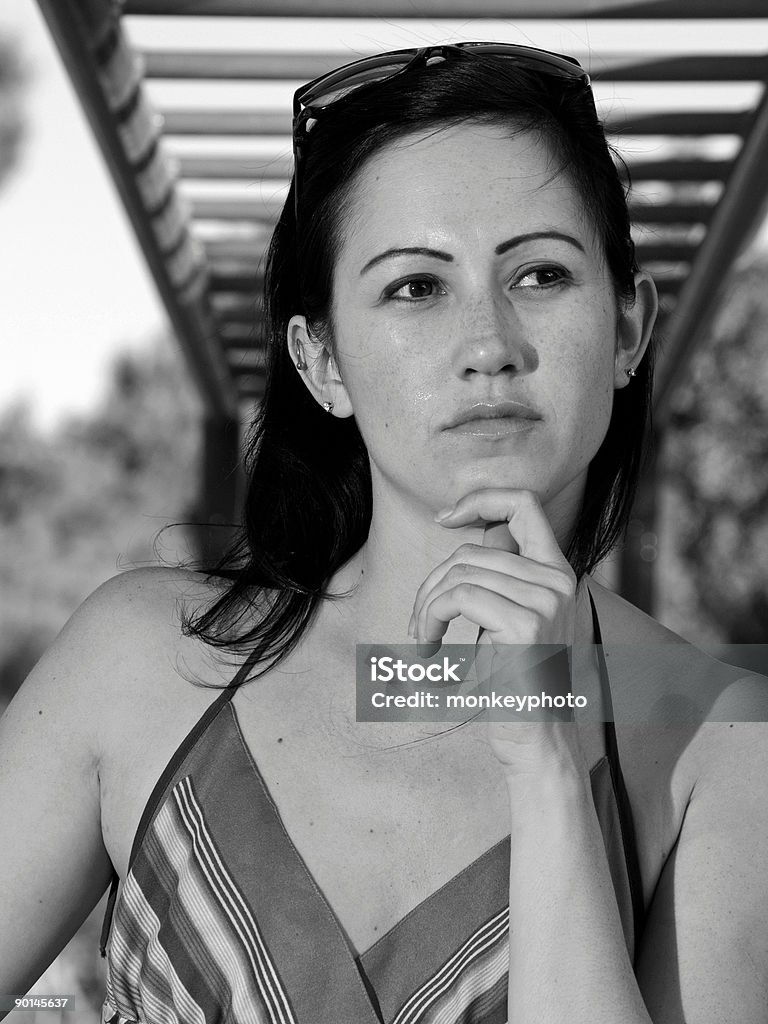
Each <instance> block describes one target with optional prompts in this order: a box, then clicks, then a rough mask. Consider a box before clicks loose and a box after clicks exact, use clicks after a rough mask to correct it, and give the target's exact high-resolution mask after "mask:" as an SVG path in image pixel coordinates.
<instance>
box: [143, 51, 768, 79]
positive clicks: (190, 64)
mask: <svg viewBox="0 0 768 1024" xmlns="http://www.w3.org/2000/svg"><path fill="white" fill-rule="evenodd" d="M354 59H355V54H350V53H349V51H339V52H338V53H295V52H289V53H274V52H269V53H265V52H258V51H237V50H221V51H200V50H192V51H186V50H173V51H170V50H156V51H146V52H145V53H144V62H145V74H146V76H147V78H166V79H178V78H182V79H185V80H189V81H196V80H200V79H224V80H237V79H240V80H243V79H244V80H246V81H251V80H254V79H258V80H259V81H294V80H298V81H301V82H303V81H309V80H310V79H312V78H317V77H318V76H319V75H323V74H325V73H326V72H327V71H330V70H331V69H332V68H336V67H340V66H341V65H342V64H347V63H349V62H350V61H351V60H354ZM594 65H595V66H593V67H592V69H591V73H592V75H593V77H594V78H595V79H596V80H598V81H602V80H605V79H608V80H610V81H613V82H691V81H702V82H751V81H763V80H764V79H765V78H766V77H768V58H767V57H766V56H764V55H738V56H736V55H730V54H729V55H727V56H720V55H714V56H703V57H700V56H693V57H689V56H684V57H673V58H665V59H661V60H659V59H652V58H648V59H637V58H631V57H629V58H628V57H611V56H610V55H608V56H604V57H601V58H600V59H599V61H597V60H596V61H595V62H594Z"/></svg>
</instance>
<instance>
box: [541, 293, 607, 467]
mask: <svg viewBox="0 0 768 1024" xmlns="http://www.w3.org/2000/svg"><path fill="white" fill-rule="evenodd" d="M601 314H602V315H600V316H598V317H595V316H594V315H592V316H591V317H589V318H583V319H581V320H580V319H579V318H578V316H577V315H575V316H574V317H573V319H572V320H571V324H578V323H582V324H584V325H585V327H584V328H582V329H581V330H575V329H572V330H570V331H569V330H565V331H563V332H562V336H561V337H560V338H559V339H558V343H557V344H556V345H555V346H553V347H554V351H555V352H556V353H557V355H556V356H555V358H554V359H553V363H552V366H551V373H552V378H553V381H554V388H555V391H556V407H557V413H558V419H559V420H560V421H561V427H562V428H563V429H565V430H567V431H568V432H570V433H571V436H572V437H573V438H574V440H576V441H577V442H579V443H581V444H583V445H587V446H590V447H593V446H594V445H595V443H596V444H597V446H598V447H599V444H600V442H601V441H602V438H603V437H604V436H605V432H606V430H607V429H608V423H609V421H610V417H611V409H612V407H613V387H614V360H615V334H616V320H615V315H614V313H613V310H612V309H610V308H609V309H604V310H602V311H601ZM563 420H565V421H566V422H563Z"/></svg>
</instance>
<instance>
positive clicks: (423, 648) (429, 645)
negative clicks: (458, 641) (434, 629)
mask: <svg viewBox="0 0 768 1024" xmlns="http://www.w3.org/2000/svg"><path fill="white" fill-rule="evenodd" d="M442 646H443V645H442V644H441V643H440V641H439V640H437V641H435V640H422V641H421V642H420V643H417V644H416V653H417V654H418V656H419V657H420V658H433V657H434V656H435V655H436V654H437V652H438V651H439V650H440V648H441V647H442Z"/></svg>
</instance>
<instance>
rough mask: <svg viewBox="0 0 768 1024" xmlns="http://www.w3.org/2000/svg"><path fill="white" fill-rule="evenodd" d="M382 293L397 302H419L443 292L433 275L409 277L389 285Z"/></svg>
mask: <svg viewBox="0 0 768 1024" xmlns="http://www.w3.org/2000/svg"><path fill="white" fill-rule="evenodd" d="M384 294H385V296H386V298H388V299H395V300H397V301H398V302H419V301H423V300H424V299H431V298H433V297H434V296H435V295H444V294H445V292H444V291H443V289H442V288H441V287H440V284H439V282H438V281H436V280H435V278H433V277H409V278H406V280H404V281H396V282H395V283H394V284H392V285H390V286H389V288H387V290H386V291H385V293H384Z"/></svg>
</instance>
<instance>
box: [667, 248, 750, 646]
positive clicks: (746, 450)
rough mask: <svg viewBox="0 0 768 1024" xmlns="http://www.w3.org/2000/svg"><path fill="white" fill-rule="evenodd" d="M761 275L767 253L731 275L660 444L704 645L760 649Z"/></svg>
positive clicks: (679, 550) (680, 557) (677, 542)
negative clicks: (746, 645)
mask: <svg viewBox="0 0 768 1024" xmlns="http://www.w3.org/2000/svg"><path fill="white" fill-rule="evenodd" d="M767 276H768V256H766V255H765V254H762V255H761V256H759V257H757V258H755V259H753V260H752V261H751V262H750V263H749V264H747V265H744V266H742V267H740V268H738V269H737V270H736V271H735V272H734V273H733V275H732V277H731V279H730V281H729V283H728V286H727V290H726V292H725V294H724V298H723V301H722V304H721V307H720V310H719V313H718V315H717V318H716V320H715V322H714V324H713V326H712V328H711V330H710V331H709V334H708V336H707V337H706V338H705V339H704V341H703V343H702V345H701V347H700V348H699V350H698V351H697V353H696V355H695V357H694V359H693V360H692V362H691V365H690V367H689V369H688V370H687V372H686V379H685V383H684V385H683V387H682V389H681V391H680V392H679V393H678V397H677V400H676V403H675V413H674V415H673V416H672V418H671V421H670V425H669V430H668V433H667V438H666V444H665V457H664V473H665V482H666V485H667V486H668V488H669V491H670V494H669V499H670V503H671V510H672V511H671V517H670V519H671V521H670V524H669V525H670V527H671V529H672V530H673V531H674V539H673V540H672V548H673V549H674V551H675V555H676V561H677V564H678V565H679V566H681V567H682V569H683V572H684V574H685V577H686V578H687V587H686V590H687V594H688V598H687V599H688V601H689V602H690V604H691V605H692V608H691V611H693V613H694V614H695V616H696V617H698V619H699V620H700V621H701V622H702V623H703V624H704V625H705V627H706V626H707V625H708V626H709V633H710V635H711V638H712V639H713V640H714V641H718V640H722V641H724V642H728V643H766V642H768V637H767V634H768V289H766V286H765V282H766V279H767ZM662 572H664V568H663V567H662Z"/></svg>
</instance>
